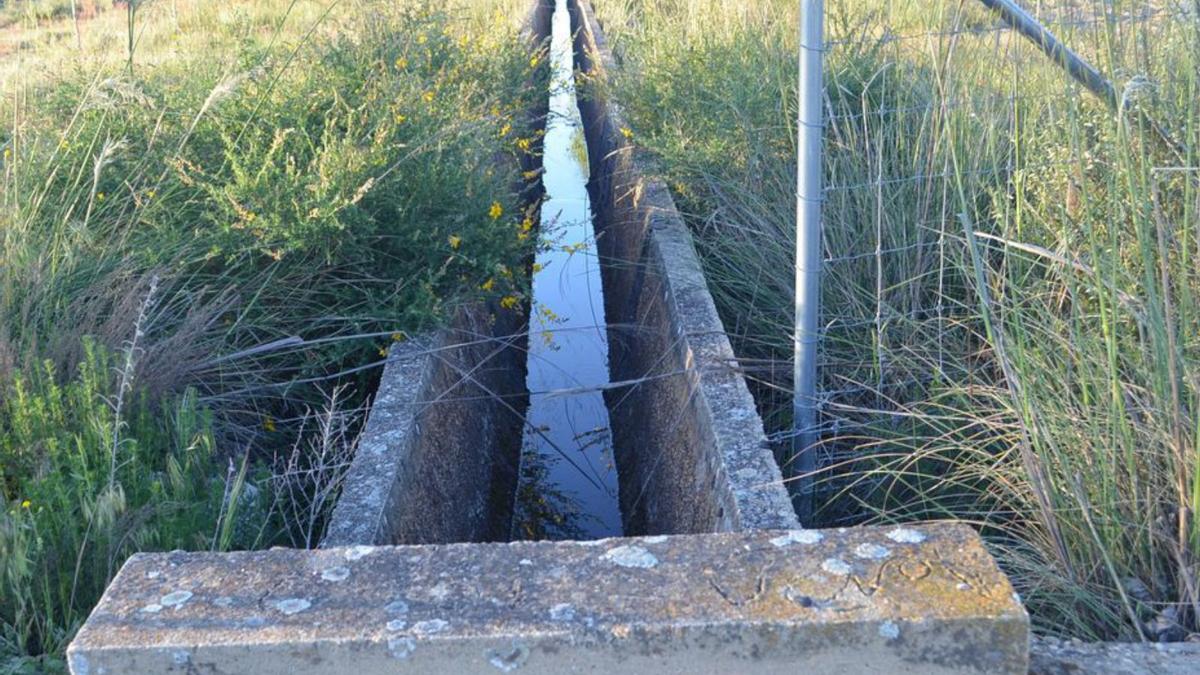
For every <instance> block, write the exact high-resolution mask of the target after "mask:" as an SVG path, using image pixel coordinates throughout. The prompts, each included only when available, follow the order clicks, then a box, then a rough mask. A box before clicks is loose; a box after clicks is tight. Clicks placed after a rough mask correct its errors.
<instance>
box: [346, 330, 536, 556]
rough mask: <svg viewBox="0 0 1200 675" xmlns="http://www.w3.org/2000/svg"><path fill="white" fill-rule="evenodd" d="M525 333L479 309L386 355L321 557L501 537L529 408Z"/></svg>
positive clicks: (507, 519)
mask: <svg viewBox="0 0 1200 675" xmlns="http://www.w3.org/2000/svg"><path fill="white" fill-rule="evenodd" d="M524 322H525V318H524V316H523V315H521V314H519V313H517V312H514V311H509V310H503V309H501V308H499V307H486V306H477V307H473V308H469V309H464V310H462V311H461V312H459V314H458V316H457V317H456V319H455V321H454V322H453V325H451V326H450V327H448V328H446V329H445V330H442V331H439V332H438V333H436V334H434V335H431V336H423V337H418V338H415V339H413V340H410V341H408V342H405V343H402V344H398V345H395V346H394V347H393V348H392V350H391V352H390V354H389V357H388V362H387V364H386V366H385V367H384V371H383V374H382V376H381V378H380V383H379V389H378V392H377V394H376V397H375V400H374V402H373V403H372V406H371V411H370V415H369V417H368V418H367V423H366V427H365V428H364V430H363V433H362V435H361V436H360V438H359V443H358V452H357V453H356V454H355V456H354V460H353V463H352V464H351V466H350V469H349V471H348V473H347V475H346V479H345V481H344V483H343V488H342V494H341V497H340V498H339V500H338V504H337V506H336V507H335V509H334V512H333V516H332V518H331V519H330V522H329V525H328V527H327V528H326V535H325V539H324V541H323V542H322V545H323V546H326V547H329V546H349V545H355V544H423V543H442V542H449V541H456V542H466V541H503V540H505V539H507V538H508V529H509V522H510V520H511V518H512V506H513V499H514V495H515V494H516V480H517V462H518V459H519V456H520V449H521V431H522V427H523V424H524V422H523V416H524V413H525V408H526V406H527V394H526V392H525V352H524V342H525V336H524V330H525V328H524Z"/></svg>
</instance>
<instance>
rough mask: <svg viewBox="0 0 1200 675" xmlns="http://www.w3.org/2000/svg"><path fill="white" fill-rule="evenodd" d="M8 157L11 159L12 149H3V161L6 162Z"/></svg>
mask: <svg viewBox="0 0 1200 675" xmlns="http://www.w3.org/2000/svg"><path fill="white" fill-rule="evenodd" d="M10 157H12V148H5V149H4V159H6V160H7V159H9V158H10Z"/></svg>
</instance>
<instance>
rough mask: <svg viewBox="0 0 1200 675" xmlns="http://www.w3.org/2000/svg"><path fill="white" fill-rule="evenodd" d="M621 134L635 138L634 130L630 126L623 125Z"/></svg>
mask: <svg viewBox="0 0 1200 675" xmlns="http://www.w3.org/2000/svg"><path fill="white" fill-rule="evenodd" d="M621 135H622V136H624V137H625V138H627V139H629V138H633V130H632V129H630V128H629V127H621Z"/></svg>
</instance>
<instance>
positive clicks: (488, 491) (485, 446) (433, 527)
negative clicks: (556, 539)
mask: <svg viewBox="0 0 1200 675" xmlns="http://www.w3.org/2000/svg"><path fill="white" fill-rule="evenodd" d="M553 13H554V0H534V2H533V3H532V7H531V9H530V13H529V16H528V18H527V19H526V28H525V31H524V33H525V39H526V40H528V41H529V43H530V45H531V47H532V46H536V45H541V44H543V43H544V42H545V41H546V40H547V39H548V38H549V37H550V25H551V24H550V21H551V17H552V15H553ZM548 110H549V100H548V99H546V100H544V101H542V103H540V104H539V105H538V106H535V107H534V109H532V110H530V111H528V113H527V118H528V121H529V122H530V124H531V125H535V126H536V125H541V124H544V123H545V119H546V115H547V114H548ZM538 143H539V144H540V143H541V141H540V140H539V141H538ZM541 164H542V161H541V155H540V153H539V152H532V153H528V154H525V155H522V157H521V169H522V170H523V171H526V172H528V171H537V170H540V169H541ZM541 194H542V191H541V187H540V183H538V184H537V185H536V186H534V187H525V191H524V193H523V195H522V197H523V198H524V199H525V200H526V201H527V202H528V203H531V204H533V203H540V199H541ZM527 325H528V308H525V311H524V312H520V311H517V310H513V309H503V308H501V307H499V306H498V305H497V304H496V303H494V302H493V303H490V304H488V305H480V306H475V307H468V308H464V309H462V310H460V311H459V312H458V314H457V315H456V316H455V318H454V321H453V322H452V324H451V325H450V326H449V327H447V328H446V329H444V330H441V331H438V332H436V333H433V334H430V335H423V336H419V337H417V338H415V339H413V340H411V341H409V342H406V343H404V344H398V345H394V346H393V347H392V348H391V350H390V353H389V356H388V362H387V365H386V366H385V368H384V372H383V374H382V376H381V378H380V382H379V388H378V390H377V391H376V396H375V400H374V402H373V404H372V407H371V411H370V413H369V416H368V418H367V423H366V426H365V428H364V429H363V433H362V436H361V437H360V438H359V443H358V451H357V453H356V454H355V457H354V460H353V463H352V464H351V467H350V470H349V472H348V473H347V475H346V478H345V481H344V483H343V488H342V494H341V497H340V498H339V499H338V504H337V506H336V507H335V509H334V512H333V516H332V518H331V520H330V523H329V525H328V526H327V528H326V534H325V538H324V540H323V541H322V543H321V546H322V547H325V548H328V547H334V546H353V545H385V544H433V543H459V542H481V541H504V540H506V539H508V537H509V534H510V525H511V521H512V513H513V502H514V499H515V498H516V490H517V477H518V473H519V468H520V453H521V439H522V432H523V430H524V415H525V411H526V409H527V408H528V405H529V395H528V391H526V386H525V376H526V372H527V371H526V355H525V346H526V344H527V342H528V338H527V336H526V331H527Z"/></svg>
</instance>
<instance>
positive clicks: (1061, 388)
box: [594, 0, 1200, 640]
mask: <svg viewBox="0 0 1200 675" xmlns="http://www.w3.org/2000/svg"><path fill="white" fill-rule="evenodd" d="M594 4H595V5H597V9H598V11H599V13H600V15H601V17H602V18H603V19H604V22H605V28H606V30H607V31H608V33H609V38H610V40H612V41H613V43H614V47H615V49H616V51H617V55H618V57H619V60H620V62H621V64H622V68H623V73H622V75H621V76H620V77H618V78H617V80H616V81H615V82H612V83H610V85H611V86H613V87H615V89H616V94H617V96H619V98H620V100H621V101H622V102H623V103H624V104H625V105H627V106H628V111H629V114H630V117H631V120H632V122H633V125H634V127H635V128H634V130H633V131H634V132H635V133H636V137H637V138H638V139H639V143H640V144H641V145H643V146H644V148H645V149H646V150H648V151H649V154H650V157H649V158H648V159H650V160H651V161H653V162H654V163H655V165H656V167H657V169H658V170H659V171H660V172H661V173H662V174H663V175H664V177H666V178H667V179H668V182H669V183H670V185H671V186H672V188H673V191H674V193H675V196H676V198H677V200H678V201H679V202H680V204H681V206H682V208H683V210H685V211H686V212H687V213H688V214H689V215H688V218H689V221H690V223H691V225H692V227H693V229H694V231H695V232H696V233H697V239H698V246H699V247H700V250H701V253H702V258H703V261H704V264H705V267H706V269H707V271H708V274H709V279H710V282H711V283H712V286H713V292H714V296H715V297H716V299H717V302H718V305H719V306H720V309H721V311H722V314H723V316H724V318H725V322H726V326H727V327H728V328H729V329H730V331H731V333H733V337H734V340H735V343H736V348H737V350H738V352H739V357H740V358H741V360H742V363H743V365H744V366H745V367H746V369H747V371H748V374H749V375H750V376H751V378H752V379H753V380H754V381H755V389H756V394H757V397H758V400H759V403H760V407H761V408H762V410H763V412H764V415H765V417H766V418H767V420H768V423H769V426H771V427H772V429H773V430H774V431H775V432H776V433H775V435H776V438H778V439H779V440H780V441H781V445H782V444H785V443H786V441H787V430H788V429H789V427H790V418H789V415H790V393H789V388H790V380H789V378H790V363H788V361H789V359H790V353H791V340H790V331H791V326H792V321H791V319H792V317H791V312H792V297H791V292H792V291H791V286H792V255H793V243H794V238H793V237H794V199H795V196H794V195H795V190H794V175H795V164H794V161H795V160H794V149H795V145H794V140H793V139H794V138H795V128H794V111H795V104H794V97H795V92H796V89H795V85H794V79H795V63H794V59H795V56H794V55H795V53H796V48H797V45H796V35H795V26H797V25H798V18H799V17H798V16H797V3H794V2H783V1H781V0H780V1H776V0H758V1H756V2H752V3H737V4H733V3H721V2H708V1H702V2H698V3H692V4H691V9H690V10H688V11H683V10H682V9H681V6H680V4H679V3H678V2H674V1H672V0H594ZM827 8H828V9H827V23H828V33H829V35H828V38H829V40H830V50H829V53H828V56H827V59H826V68H827V72H828V88H827V94H826V96H827V98H826V109H827V113H828V117H829V124H828V127H827V158H826V165H827V171H828V173H827V185H828V190H827V194H826V206H825V246H826V250H827V258H828V261H827V271H826V278H825V290H824V298H823V306H824V312H825V322H826V335H825V336H824V342H823V362H822V372H823V382H822V389H823V391H824V392H825V405H824V441H823V443H822V447H821V452H822V454H823V457H824V462H823V463H824V469H823V471H822V473H821V474H820V475H819V476H818V480H819V489H820V490H821V495H822V502H821V503H822V505H823V508H822V510H821V512H820V514H819V517H820V518H821V519H822V521H823V523H824V524H842V523H849V522H862V521H881V522H892V521H899V520H936V519H944V518H954V519H961V520H966V521H969V522H972V523H975V524H976V525H977V526H978V528H979V529H980V531H981V532H982V533H983V534H984V536H985V538H986V539H987V541H988V543H989V545H990V546H991V548H992V550H993V551H994V552H995V553H996V554H997V556H998V557H999V559H1000V561H1001V563H1002V565H1003V566H1004V567H1005V569H1006V570H1007V571H1008V573H1009V574H1010V576H1011V577H1012V579H1013V581H1014V582H1015V583H1016V585H1017V587H1018V589H1019V590H1020V592H1021V595H1022V597H1023V599H1024V600H1025V601H1026V603H1027V605H1028V607H1029V608H1030V610H1031V612H1032V615H1033V618H1034V622H1035V625H1036V627H1037V628H1038V629H1039V630H1040V631H1043V632H1047V633H1053V634H1060V635H1070V636H1078V637H1083V638H1087V639H1112V638H1123V639H1135V640H1136V639H1151V640H1158V639H1181V638H1182V637H1183V636H1185V635H1186V634H1187V633H1189V632H1195V631H1197V630H1198V628H1200V625H1198V624H1197V620H1198V619H1200V606H1198V605H1197V602H1196V600H1197V595H1196V593H1197V589H1196V582H1195V580H1196V579H1197V575H1198V573H1200V530H1198V529H1197V528H1198V527H1200V524H1198V523H1197V518H1196V513H1197V509H1198V507H1200V491H1198V489H1197V488H1198V487H1200V459H1198V458H1197V457H1198V456H1197V441H1198V440H1200V417H1198V416H1197V405H1198V401H1197V398H1198V396H1200V379H1197V378H1198V375H1197V372H1196V364H1197V363H1200V361H1198V356H1200V354H1198V353H1197V348H1198V347H1200V345H1197V343H1196V341H1195V339H1194V337H1193V336H1195V335H1197V334H1198V333H1197V328H1200V326H1197V321H1198V320H1200V306H1198V305H1197V300H1196V299H1197V297H1198V296H1197V294H1198V292H1200V278H1198V277H1197V275H1196V264H1195V263H1196V255H1197V254H1198V253H1200V249H1198V248H1197V239H1196V223H1197V218H1198V217H1200V216H1198V214H1200V210H1198V208H1200V201H1198V199H1200V196H1198V195H1200V192H1198V190H1197V186H1198V183H1197V180H1196V178H1197V171H1196V166H1197V158H1196V156H1195V148H1196V147H1198V145H1200V135H1198V132H1200V129H1198V128H1197V126H1196V120H1197V119H1200V109H1197V101H1200V98H1198V97H1197V95H1196V94H1197V92H1198V91H1200V77H1197V75H1196V74H1197V72H1200V71H1198V70H1197V62H1196V54H1198V53H1200V51H1198V50H1197V49H1196V47H1197V46H1198V45H1200V18H1198V17H1197V16H1196V14H1195V9H1194V7H1187V6H1183V5H1174V4H1166V3H1155V2H1117V3H1103V4H1101V3H1039V4H1038V9H1039V12H1040V14H1041V16H1043V17H1044V18H1046V20H1047V21H1048V22H1050V23H1051V24H1052V25H1053V26H1055V30H1056V32H1058V33H1059V34H1060V35H1061V36H1062V37H1064V38H1065V39H1066V41H1067V42H1068V43H1070V44H1071V45H1072V47H1074V48H1076V49H1077V50H1078V51H1080V52H1081V53H1082V54H1083V55H1084V56H1085V57H1086V58H1088V59H1090V60H1091V61H1092V62H1093V63H1095V64H1096V65H1097V66H1099V67H1100V69H1101V71H1102V72H1104V73H1105V74H1106V75H1107V76H1109V77H1110V78H1112V79H1114V80H1115V81H1116V83H1117V89H1118V91H1119V92H1122V95H1121V96H1120V99H1121V105H1122V109H1121V112H1119V113H1114V112H1113V111H1111V110H1110V109H1109V108H1108V107H1107V106H1106V104H1105V103H1104V102H1103V101H1100V100H1097V99H1093V98H1091V97H1089V95H1088V94H1086V93H1085V92H1082V91H1081V90H1079V89H1078V88H1077V87H1076V86H1074V85H1073V84H1072V83H1071V81H1070V80H1069V78H1067V77H1066V76H1065V75H1064V74H1063V73H1062V72H1061V71H1060V70H1059V69H1058V68H1056V67H1055V66H1053V64H1051V63H1049V62H1048V61H1047V60H1046V59H1045V57H1044V55H1042V54H1040V53H1039V52H1038V51H1037V50H1036V48H1035V47H1034V46H1032V45H1030V44H1028V43H1026V42H1024V41H1023V40H1022V39H1021V38H1020V37H1019V36H1015V35H1013V34H1012V33H1010V32H1008V31H1007V30H1005V29H1004V28H1003V26H1002V25H1000V24H999V23H998V22H997V20H996V19H995V17H994V16H992V15H990V14H988V13H987V12H986V11H983V10H982V8H981V7H980V6H977V5H976V4H975V3H950V2H947V3H939V2H935V3H918V2H909V1H908V0H880V1H878V2H866V3H850V2H833V3H827ZM1148 119H1153V120H1155V121H1156V123H1158V124H1161V129H1164V130H1167V131H1169V133H1170V135H1171V136H1172V137H1173V138H1174V140H1175V141H1178V142H1179V146H1180V147H1182V148H1185V153H1190V154H1184V155H1183V156H1179V155H1178V154H1176V153H1175V152H1173V151H1172V149H1171V148H1170V147H1167V145H1168V144H1164V143H1162V142H1160V141H1159V140H1158V136H1159V134H1158V130H1156V129H1153V128H1150V127H1148V126H1147V125H1146V123H1145V121H1146V120H1148ZM1187 148H1191V150H1186V149H1187Z"/></svg>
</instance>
